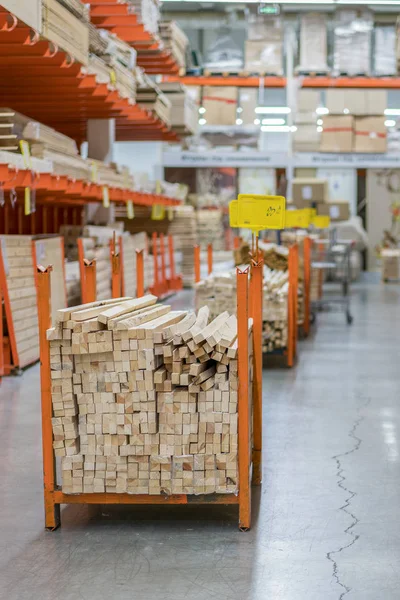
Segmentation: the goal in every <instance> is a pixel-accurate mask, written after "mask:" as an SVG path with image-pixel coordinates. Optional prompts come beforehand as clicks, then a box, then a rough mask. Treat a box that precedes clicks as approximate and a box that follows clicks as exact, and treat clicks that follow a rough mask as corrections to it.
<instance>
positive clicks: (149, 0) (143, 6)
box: [127, 0, 160, 48]
mask: <svg viewBox="0 0 400 600" xmlns="http://www.w3.org/2000/svg"><path fill="white" fill-rule="evenodd" d="M127 2H128V4H130V5H131V6H132V8H133V12H134V13H135V15H137V18H138V22H139V23H143V25H144V28H145V29H146V31H148V32H149V33H152V34H153V36H154V35H155V34H158V29H159V21H160V5H159V2H158V0H127ZM146 47H148V42H147V44H145V45H144V48H146Z"/></svg>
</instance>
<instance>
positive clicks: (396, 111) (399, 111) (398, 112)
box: [385, 108, 400, 117]
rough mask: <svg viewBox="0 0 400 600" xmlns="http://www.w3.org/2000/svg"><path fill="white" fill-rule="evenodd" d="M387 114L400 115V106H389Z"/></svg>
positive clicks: (391, 115) (389, 115)
mask: <svg viewBox="0 0 400 600" xmlns="http://www.w3.org/2000/svg"><path fill="white" fill-rule="evenodd" d="M385 115H386V116H387V117H400V108H387V109H386V110H385Z"/></svg>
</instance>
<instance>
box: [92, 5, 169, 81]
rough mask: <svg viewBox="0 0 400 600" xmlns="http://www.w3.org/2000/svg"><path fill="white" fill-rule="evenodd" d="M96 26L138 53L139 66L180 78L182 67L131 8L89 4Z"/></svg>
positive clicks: (156, 72) (155, 72) (158, 73)
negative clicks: (115, 36)
mask: <svg viewBox="0 0 400 600" xmlns="http://www.w3.org/2000/svg"><path fill="white" fill-rule="evenodd" d="M88 3H89V4H90V19H91V21H92V23H93V25H96V27H101V28H102V29H107V30H108V31H110V32H111V33H115V35H117V36H118V37H119V38H120V39H121V40H123V41H124V42H126V43H127V44H129V45H130V46H133V47H134V48H135V49H136V51H137V65H138V66H139V67H142V68H143V69H144V70H145V71H146V73H148V74H150V75H164V74H165V75H178V73H179V65H178V64H177V63H176V61H175V59H174V57H173V56H172V54H170V53H169V52H166V51H165V50H163V48H162V42H161V39H160V38H159V36H158V35H156V34H152V33H150V32H148V31H147V30H146V29H145V27H144V25H143V24H142V23H140V22H139V20H138V17H137V15H136V14H135V13H134V12H133V11H132V7H131V5H129V4H126V3H121V0H107V1H104V0H88Z"/></svg>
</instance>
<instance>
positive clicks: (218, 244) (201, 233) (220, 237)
mask: <svg viewBox="0 0 400 600" xmlns="http://www.w3.org/2000/svg"><path fill="white" fill-rule="evenodd" d="M196 217H197V235H198V240H199V244H200V246H201V247H202V248H205V247H206V246H207V244H210V243H212V245H213V250H216V251H218V250H224V243H225V237H224V227H223V223H222V210H219V209H215V210H214V209H212V210H207V209H203V210H198V211H197V212H196Z"/></svg>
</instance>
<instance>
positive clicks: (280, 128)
mask: <svg viewBox="0 0 400 600" xmlns="http://www.w3.org/2000/svg"><path fill="white" fill-rule="evenodd" d="M261 131H266V132H271V133H289V131H290V127H289V125H263V126H262V127H261Z"/></svg>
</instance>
